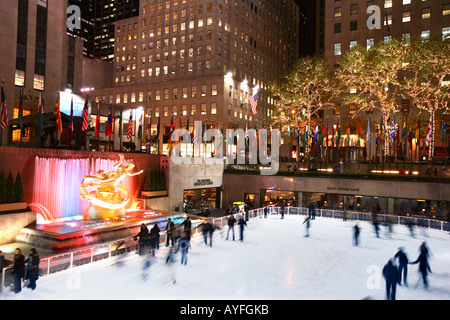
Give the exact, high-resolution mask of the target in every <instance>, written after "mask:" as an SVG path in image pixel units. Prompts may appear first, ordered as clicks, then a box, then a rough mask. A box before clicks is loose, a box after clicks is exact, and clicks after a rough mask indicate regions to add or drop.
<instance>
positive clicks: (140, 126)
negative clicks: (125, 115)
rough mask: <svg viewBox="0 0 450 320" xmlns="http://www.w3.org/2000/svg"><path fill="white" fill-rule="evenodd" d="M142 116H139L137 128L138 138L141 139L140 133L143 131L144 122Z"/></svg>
mask: <svg viewBox="0 0 450 320" xmlns="http://www.w3.org/2000/svg"><path fill="white" fill-rule="evenodd" d="M143 117H144V115H143V114H141V118H140V119H139V128H138V138H139V139H142V131H143V125H144V124H143V122H144V118H143Z"/></svg>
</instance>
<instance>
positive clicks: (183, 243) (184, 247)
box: [178, 231, 190, 265]
mask: <svg viewBox="0 0 450 320" xmlns="http://www.w3.org/2000/svg"><path fill="white" fill-rule="evenodd" d="M189 246H190V243H189V238H188V235H187V232H186V231H184V234H183V237H182V238H181V239H180V241H178V250H180V251H181V264H184V265H187V254H188V251H189Z"/></svg>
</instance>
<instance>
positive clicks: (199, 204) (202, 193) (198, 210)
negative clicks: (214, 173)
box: [183, 188, 220, 216]
mask: <svg viewBox="0 0 450 320" xmlns="http://www.w3.org/2000/svg"><path fill="white" fill-rule="evenodd" d="M183 206H184V212H186V213H191V214H198V215H204V216H207V215H208V213H209V211H211V210H212V209H215V208H219V207H220V188H206V189H192V190H184V195H183Z"/></svg>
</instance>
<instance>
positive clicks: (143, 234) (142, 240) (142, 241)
mask: <svg viewBox="0 0 450 320" xmlns="http://www.w3.org/2000/svg"><path fill="white" fill-rule="evenodd" d="M137 238H139V242H138V243H139V255H143V254H144V249H145V247H146V245H148V241H149V236H148V228H147V226H146V225H145V224H144V223H142V224H141V229H140V231H139V233H138V234H137V235H135V236H134V240H136V239H137Z"/></svg>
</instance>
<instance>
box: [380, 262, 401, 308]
mask: <svg viewBox="0 0 450 320" xmlns="http://www.w3.org/2000/svg"><path fill="white" fill-rule="evenodd" d="M383 277H384V279H385V280H386V299H387V300H395V292H396V288H397V283H399V282H400V278H399V275H398V269H397V267H396V266H395V265H394V263H393V261H392V259H390V260H389V261H388V263H386V265H385V266H384V268H383Z"/></svg>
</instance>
